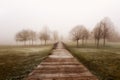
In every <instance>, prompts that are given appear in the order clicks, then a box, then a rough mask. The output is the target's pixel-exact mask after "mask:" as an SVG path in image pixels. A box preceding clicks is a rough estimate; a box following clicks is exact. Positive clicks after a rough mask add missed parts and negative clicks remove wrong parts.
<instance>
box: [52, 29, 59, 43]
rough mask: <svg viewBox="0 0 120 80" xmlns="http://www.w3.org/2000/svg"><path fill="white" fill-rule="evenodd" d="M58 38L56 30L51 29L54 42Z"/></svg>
mask: <svg viewBox="0 0 120 80" xmlns="http://www.w3.org/2000/svg"><path fill="white" fill-rule="evenodd" d="M58 39H59V36H58V32H57V31H53V40H54V41H55V42H56V41H58Z"/></svg>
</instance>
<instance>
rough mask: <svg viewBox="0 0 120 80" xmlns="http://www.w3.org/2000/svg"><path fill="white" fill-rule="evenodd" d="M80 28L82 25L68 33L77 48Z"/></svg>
mask: <svg viewBox="0 0 120 80" xmlns="http://www.w3.org/2000/svg"><path fill="white" fill-rule="evenodd" d="M82 28H83V26H82V25H78V26H76V27H74V28H73V29H72V30H71V31H70V36H71V37H72V40H74V41H76V42H77V47H78V45H79V40H80V39H81V32H82Z"/></svg>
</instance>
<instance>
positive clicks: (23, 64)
mask: <svg viewBox="0 0 120 80" xmlns="http://www.w3.org/2000/svg"><path fill="white" fill-rule="evenodd" d="M51 49H52V46H51V45H49V46H41V47H40V46H36V47H35V46H34V47H16V46H14V47H10V46H7V47H6V46H4V47H2V46H1V47H0V80H22V79H23V78H24V77H26V76H27V75H28V74H29V73H30V72H31V71H32V70H33V69H34V68H35V67H36V66H37V65H38V64H39V63H40V62H41V61H42V60H43V59H44V58H45V57H46V56H47V55H48V54H49V53H50V51H51Z"/></svg>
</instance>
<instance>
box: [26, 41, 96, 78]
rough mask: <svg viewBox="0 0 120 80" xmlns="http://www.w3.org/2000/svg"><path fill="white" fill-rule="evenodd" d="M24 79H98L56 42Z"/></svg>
mask: <svg viewBox="0 0 120 80" xmlns="http://www.w3.org/2000/svg"><path fill="white" fill-rule="evenodd" d="M26 80H98V79H97V78H96V76H94V75H93V74H92V73H90V71H89V70H88V69H87V68H86V67H85V66H84V65H83V64H82V63H80V62H79V61H78V60H77V59H76V58H74V57H73V56H72V55H71V54H70V52H68V51H67V50H66V49H65V48H64V46H63V44H62V43H60V42H59V43H58V44H57V47H56V49H54V50H53V52H52V54H51V55H49V56H48V58H46V59H45V60H43V61H42V62H41V63H40V65H38V67H37V68H36V69H35V70H33V72H31V73H30V74H29V75H28V78H27V79H26Z"/></svg>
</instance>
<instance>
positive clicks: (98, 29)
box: [93, 23, 102, 47]
mask: <svg viewBox="0 0 120 80" xmlns="http://www.w3.org/2000/svg"><path fill="white" fill-rule="evenodd" d="M93 35H94V39H95V42H96V44H97V47H99V41H100V39H101V38H102V28H101V24H100V23H98V24H97V25H96V27H95V28H94V30H93Z"/></svg>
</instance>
